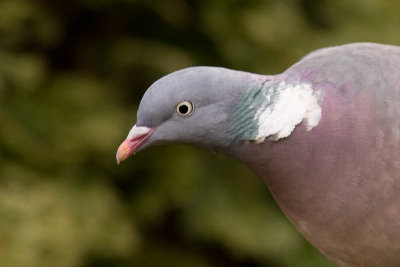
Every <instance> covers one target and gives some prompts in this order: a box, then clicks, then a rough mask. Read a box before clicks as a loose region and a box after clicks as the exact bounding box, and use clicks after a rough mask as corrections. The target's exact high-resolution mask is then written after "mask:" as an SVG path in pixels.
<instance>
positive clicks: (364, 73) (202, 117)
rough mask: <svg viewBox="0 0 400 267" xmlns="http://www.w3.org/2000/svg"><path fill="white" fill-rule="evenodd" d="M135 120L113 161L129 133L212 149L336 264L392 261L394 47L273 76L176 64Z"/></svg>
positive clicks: (396, 233) (395, 256) (396, 257)
mask: <svg viewBox="0 0 400 267" xmlns="http://www.w3.org/2000/svg"><path fill="white" fill-rule="evenodd" d="M166 96H168V97H166ZM182 101H188V103H189V104H190V105H193V110H191V111H190V114H189V113H188V114H183V115H184V116H182V114H179V111H177V112H178V114H176V112H175V107H176V105H177V104H178V103H181V102H182ZM190 105H189V107H190ZM184 111H185V110H184ZM136 127H137V128H141V129H144V130H143V131H144V132H145V133H144V134H143V133H141V134H132V133H131V134H130V135H129V136H128V138H127V141H126V142H125V143H124V144H125V145H124V146H123V145H122V146H121V147H122V148H120V151H119V152H118V154H117V157H119V159H122V160H123V159H125V158H126V157H127V156H128V155H129V154H131V153H133V152H135V150H137V148H138V145H136V144H137V141H136V140H138V137H139V139H140V140H141V143H140V148H144V147H146V146H149V145H153V144H157V143H163V142H183V143H189V144H193V145H196V146H201V147H209V148H212V149H215V150H217V151H220V152H222V153H224V154H227V155H229V156H232V157H234V158H236V159H238V160H240V161H242V162H244V163H246V164H247V165H248V166H249V167H250V168H251V169H253V170H254V171H255V172H256V173H258V174H259V175H260V176H261V177H262V178H263V180H264V181H265V183H266V184H267V185H268V187H269V189H270V191H271V192H272V194H273V195H274V197H275V199H276V200H277V202H278V204H279V206H280V207H281V208H282V210H283V211H284V213H285V214H286V215H287V216H288V218H289V219H290V221H291V222H292V223H293V224H294V225H295V226H296V228H297V229H298V230H299V231H300V232H301V233H302V234H303V235H304V236H305V237H306V238H307V239H308V240H309V241H310V242H311V243H312V244H313V245H314V246H315V247H316V248H317V249H319V250H320V251H321V252H322V253H323V254H324V255H326V256H327V257H328V258H329V259H331V260H332V261H333V262H335V263H336V264H337V265H339V266H399V265H400V47H395V46H387V45H378V44H370V43H359V44H350V45H345V46H340V47H332V48H326V49H321V50H318V51H315V52H313V53H311V54H309V55H308V56H306V57H305V58H303V59H302V60H301V61H299V62H298V63H296V64H295V65H293V66H292V67H290V68H289V69H288V70H286V71H285V72H284V73H282V74H279V75H275V76H264V75H256V74H250V73H245V72H237V71H231V70H227V69H220V68H208V67H201V68H189V69H186V70H182V71H178V72H176V73H173V74H171V75H168V76H166V77H165V78H163V79H160V80H159V81H158V82H156V83H155V84H154V85H152V87H151V88H150V89H149V90H148V91H147V92H146V94H145V96H144V98H143V100H142V102H141V105H140V108H139V112H138V122H137V126H136ZM146 129H151V132H150V130H148V131H149V132H146V131H147V130H146ZM132 131H133V130H132ZM182 131H183V132H182ZM133 132H137V131H136V130H135V131H133ZM141 136H144V137H145V138H141ZM142 139H143V140H144V141H143V142H142ZM129 142H131V143H132V142H133V143H135V142H136V143H135V146H132V145H129ZM132 147H134V149H130V150H129V148H132ZM127 150H129V151H128V152H126V151H127ZM121 151H122V152H121ZM123 152H124V153H123Z"/></svg>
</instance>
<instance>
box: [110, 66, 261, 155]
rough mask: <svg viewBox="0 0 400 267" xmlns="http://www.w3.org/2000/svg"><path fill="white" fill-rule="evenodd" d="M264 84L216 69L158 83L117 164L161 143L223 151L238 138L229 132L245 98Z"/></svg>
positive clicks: (179, 73)
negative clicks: (247, 92)
mask: <svg viewBox="0 0 400 267" xmlns="http://www.w3.org/2000/svg"><path fill="white" fill-rule="evenodd" d="M263 79H264V80H265V78H264V76H261V75H256V74H251V73H246V72H240V71H234V70H228V69H224V68H216V67H192V68H187V69H183V70H180V71H177V72H174V73H171V74H169V75H167V76H165V77H163V78H161V79H159V80H158V81H156V82H155V83H154V84H152V85H151V86H150V88H149V89H148V90H147V91H146V93H145V94H144V96H143V98H142V100H141V102H140V105H139V110H138V113H137V122H136V124H135V125H134V126H133V128H132V129H131V131H130V132H129V134H128V136H127V138H126V140H125V141H124V142H123V143H122V144H121V146H120V147H119V149H118V152H117V161H118V162H120V161H123V160H125V159H126V158H128V157H129V156H130V155H132V154H134V153H136V152H137V151H139V150H141V149H144V148H146V147H149V146H153V145H158V144H163V143H184V144H190V145H194V146H199V147H206V148H210V149H215V150H221V149H222V150H223V149H224V148H226V147H228V146H230V144H231V143H232V142H235V140H236V137H237V136H236V135H235V134H232V133H230V131H229V125H230V119H229V118H230V115H231V113H232V110H233V109H234V107H235V106H236V104H237V102H238V101H239V98H240V97H241V94H242V93H243V91H244V90H245V89H246V88H248V87H249V86H251V84H255V83H258V82H260V81H262V80H263Z"/></svg>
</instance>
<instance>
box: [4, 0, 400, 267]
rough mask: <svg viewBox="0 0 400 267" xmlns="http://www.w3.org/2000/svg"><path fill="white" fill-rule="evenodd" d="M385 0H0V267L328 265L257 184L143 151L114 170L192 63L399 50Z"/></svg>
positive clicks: (239, 64) (164, 150) (239, 174)
mask: <svg viewBox="0 0 400 267" xmlns="http://www.w3.org/2000/svg"><path fill="white" fill-rule="evenodd" d="M399 9H400V2H398V1H395V0H390V1H389V0H388V1H380V0H365V1H350V0H340V1H327V0H248V1H245V0H228V1H211V0H205V1H200V0H192V1H184V0H169V1H155V0H98V1H94V0H92V1H91V0H76V1H67V0H58V1H50V0H48V1H46V0H36V1H34V0H31V1H29V0H2V1H0V105H1V109H0V121H1V125H2V127H1V129H0V151H1V152H0V266H2V267H8V266H10V267H20V266H21V267H22V266H31V267H44V266H66V267H67V266H68V267H70V266H74V267H75V266H76V267H91V266H118V267H120V266H199V267H200V266H201V267H202V266H332V264H331V263H329V262H328V261H327V260H326V259H325V258H324V257H322V256H321V255H320V254H319V253H318V252H316V251H315V250H314V249H313V248H312V247H311V246H310V245H308V243H307V242H306V241H304V240H303V238H302V237H300V235H299V234H298V233H297V232H296V231H295V230H294V228H293V227H292V226H291V225H290V223H289V222H288V221H287V220H286V218H285V217H284V216H283V214H282V213H281V211H280V210H279V208H278V207H277V206H276V204H275V202H274V201H273V200H272V198H271V196H270V195H269V193H268V190H267V188H266V187H265V186H264V185H263V183H262V182H261V180H260V179H259V178H258V177H256V176H255V175H253V174H252V173H251V172H250V171H249V170H247V169H246V168H245V167H244V166H242V165H241V164H239V163H237V162H234V161H232V160H231V159H228V158H226V157H224V156H220V155H216V154H214V155H211V156H210V154H209V152H207V151H202V150H197V149H193V148H188V147H184V146H179V145H175V146H166V147H158V148H152V149H149V150H148V151H144V152H141V153H139V155H137V156H135V157H134V158H132V159H130V160H129V161H128V162H126V163H124V164H122V165H121V166H118V167H117V166H116V164H115V159H114V155H115V152H116V148H117V147H118V145H119V143H120V142H121V141H122V140H123V139H124V138H125V136H126V134H127V133H128V131H129V129H130V127H131V126H132V125H133V124H134V122H135V112H136V109H137V105H138V103H139V101H140V98H141V95H142V94H143V92H144V91H145V89H146V88H147V87H148V86H149V85H150V84H151V83H152V82H153V81H154V80H156V79H157V78H159V77H161V76H163V75H165V74H167V73H169V72H172V71H174V70H177V69H180V68H184V67H188V66H193V65H218V66H225V67H228V68H234V69H241V70H247V71H252V72H258V73H268V74H273V73H278V72H281V71H283V70H284V69H285V68H286V67H288V66H290V65H291V64H293V63H294V62H296V61H297V60H298V59H299V58H301V57H302V56H303V55H305V54H306V53H307V52H309V51H312V50H314V49H317V48H320V47H325V46H332V45H338V44H343V43H349V42H355V41H374V42H381V43H391V44H400V35H399V34H398V29H399V26H400V16H398V10H399Z"/></svg>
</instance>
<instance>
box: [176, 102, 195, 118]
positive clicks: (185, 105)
mask: <svg viewBox="0 0 400 267" xmlns="http://www.w3.org/2000/svg"><path fill="white" fill-rule="evenodd" d="M176 113H178V115H179V116H182V117H187V116H190V115H191V114H192V113H193V104H192V103H191V102H190V101H182V102H181V103H179V104H178V105H177V106H176Z"/></svg>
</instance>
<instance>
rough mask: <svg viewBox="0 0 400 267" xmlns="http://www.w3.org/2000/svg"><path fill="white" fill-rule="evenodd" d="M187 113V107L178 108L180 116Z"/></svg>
mask: <svg viewBox="0 0 400 267" xmlns="http://www.w3.org/2000/svg"><path fill="white" fill-rule="evenodd" d="M188 111H189V107H188V106H187V105H182V106H179V112H180V113H181V114H186V113H188Z"/></svg>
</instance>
